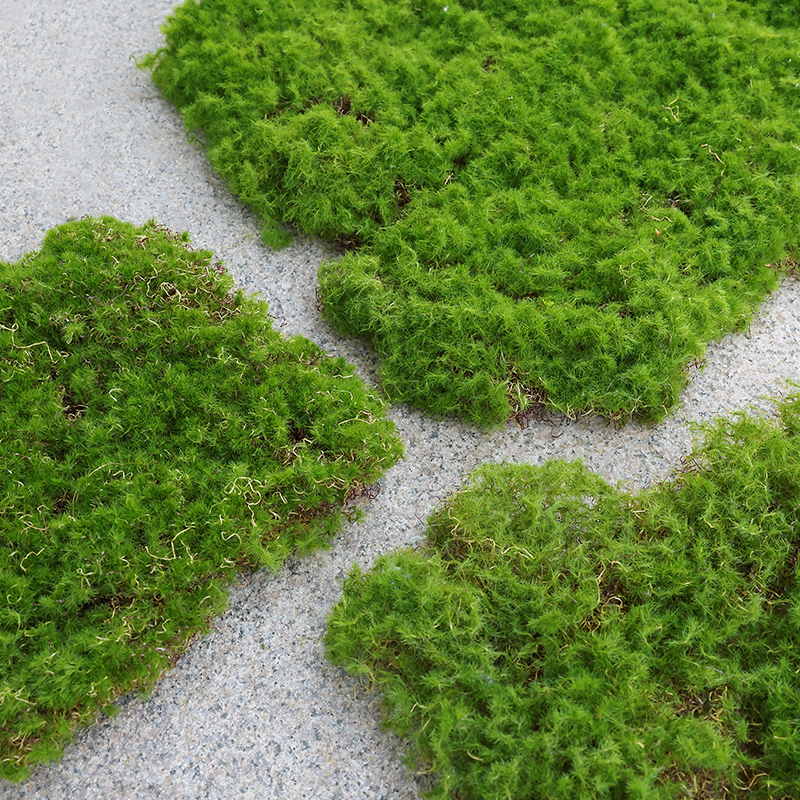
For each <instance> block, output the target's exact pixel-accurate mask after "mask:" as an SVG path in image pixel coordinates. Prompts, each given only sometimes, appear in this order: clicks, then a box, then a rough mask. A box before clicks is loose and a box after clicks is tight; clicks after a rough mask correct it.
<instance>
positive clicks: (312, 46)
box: [145, 0, 800, 425]
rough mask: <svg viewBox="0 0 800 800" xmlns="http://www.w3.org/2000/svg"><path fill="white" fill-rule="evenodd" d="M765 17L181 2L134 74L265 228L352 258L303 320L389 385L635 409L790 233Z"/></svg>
mask: <svg viewBox="0 0 800 800" xmlns="http://www.w3.org/2000/svg"><path fill="white" fill-rule="evenodd" d="M784 7H785V3H781V2H777V0H775V1H774V2H767V0H761V2H740V1H739V0H731V2H725V3H723V2H711V3H702V4H700V3H696V2H691V1H690V0H655V2H647V3H642V2H632V1H631V0H593V1H592V2H585V0H580V2H579V1H578V0H562V1H561V2H555V0H535V1H534V2H531V0H524V1H523V0H492V1H491V2H485V1H484V0H463V1H462V2H459V1H458V0H454V2H450V3H449V4H448V3H446V2H444V0H435V2H434V0H347V2H345V0H287V1H286V2H275V0H203V2H202V3H201V2H197V1H196V0H187V2H185V3H184V4H183V5H182V6H180V7H179V8H178V9H177V10H176V11H175V14H174V16H172V17H171V18H170V19H169V21H168V22H167V23H166V25H165V28H164V30H165V33H166V46H165V48H164V49H163V50H161V51H159V52H158V53H156V54H155V55H153V56H151V57H150V58H149V59H146V60H145V64H146V65H147V66H149V67H151V68H152V70H153V79H154V81H155V82H156V83H157V84H158V85H159V86H160V87H161V89H162V91H163V92H164V94H165V96H166V97H168V98H169V99H170V100H172V101H173V102H174V103H175V104H176V106H177V107H178V108H179V109H180V111H181V113H182V115H183V117H184V120H185V122H186V125H187V127H188V128H189V129H190V130H191V131H198V132H200V135H201V136H202V137H203V139H204V141H205V142H206V144H207V150H208V156H209V159H210V161H211V163H212V164H213V165H214V167H215V168H216V169H217V170H218V171H219V173H220V174H221V175H223V176H224V177H225V178H226V179H227V180H228V182H229V183H230V185H231V187H232V189H233V190H234V192H236V193H237V194H238V195H239V196H240V197H241V198H242V199H243V200H244V201H246V202H247V203H249V204H250V205H251V206H252V207H253V208H254V209H255V210H256V211H257V212H258V213H259V214H260V215H261V216H262V218H263V219H264V220H265V225H266V227H265V232H266V233H267V234H268V235H272V234H275V231H276V230H277V229H276V228H275V221H276V220H277V221H283V222H288V223H292V224H294V225H297V226H299V227H300V228H302V229H304V230H306V231H308V232H310V233H315V234H321V235H323V236H326V237H331V238H334V239H338V240H339V241H340V242H342V243H343V244H345V245H346V246H348V247H349V248H351V250H350V252H348V253H347V254H346V255H345V256H344V257H343V258H341V259H337V260H334V261H331V262H330V263H328V264H326V265H324V266H323V268H322V270H321V273H320V282H321V295H322V299H323V301H324V313H325V314H326V315H327V316H328V317H329V318H330V319H331V320H332V321H333V322H334V324H335V325H336V326H337V327H338V328H339V330H340V331H341V332H342V333H344V334H345V335H352V336H362V337H368V338H369V339H371V340H372V341H373V343H374V345H375V347H376V348H377V350H378V352H379V353H380V354H381V356H382V358H383V362H382V372H383V381H384V385H385V388H386V389H387V391H388V393H389V395H390V396H391V397H392V398H394V399H396V400H403V401H408V402H410V403H413V404H415V405H418V406H420V407H424V408H426V409H428V410H429V411H432V412H435V413H440V414H455V415H461V416H463V417H465V418H467V419H469V420H472V421H474V422H477V423H479V424H481V425H487V424H491V423H494V422H497V421H501V420H503V419H505V418H507V417H509V415H511V414H512V413H514V414H520V413H522V414H524V413H525V412H526V411H528V410H529V409H530V408H531V407H532V406H535V405H536V404H541V403H542V402H544V403H548V404H550V405H551V406H554V407H557V408H558V409H560V410H562V411H564V412H566V413H571V412H572V411H573V410H577V409H584V410H591V411H595V412H598V413H601V414H604V415H606V416H608V417H610V418H614V419H624V418H627V417H628V416H629V415H631V414H636V415H638V416H640V417H641V418H643V419H645V420H650V419H658V418H660V417H661V416H663V414H664V413H665V410H666V409H667V408H669V407H670V406H671V405H672V404H673V403H674V402H675V400H676V397H677V395H678V393H679V391H680V389H681V388H682V386H683V384H684V380H685V378H684V372H683V368H684V366H685V365H686V364H687V362H689V361H690V360H691V359H693V358H696V357H697V356H699V355H700V354H701V353H702V351H703V349H704V347H705V345H706V343H708V342H709V341H710V340H712V339H714V338H716V337H719V336H720V335H721V334H722V333H723V332H725V331H728V330H732V329H739V328H741V327H743V326H745V325H746V324H747V321H748V319H749V318H750V317H751V314H752V313H753V309H754V308H755V306H756V305H757V304H758V303H759V302H760V301H761V299H762V298H763V297H764V295H765V293H766V292H767V291H768V290H769V289H771V288H773V287H774V286H775V284H776V279H775V276H774V274H773V272H772V271H771V270H770V269H769V268H768V267H767V266H765V265H766V264H768V263H777V262H778V261H780V260H781V259H782V258H783V257H784V256H785V255H787V254H788V252H789V251H790V250H791V248H793V247H795V246H797V245H798V236H797V233H798V231H797V219H798V218H800V178H798V175H800V150H798V148H797V147H795V144H796V143H797V141H800V116H798V114H797V104H798V98H800V90H798V83H799V82H800V73H798V70H799V69H800V55H798V53H800V32H798V29H797V26H796V25H794V22H793V21H792V20H789V19H788V18H787V17H789V16H791V15H787V13H785V11H783V10H782V9H783V8H784ZM270 231H272V234H269V232H270ZM352 248H354V249H352Z"/></svg>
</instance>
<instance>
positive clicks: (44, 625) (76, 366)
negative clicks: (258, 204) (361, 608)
mask: <svg viewBox="0 0 800 800" xmlns="http://www.w3.org/2000/svg"><path fill="white" fill-rule="evenodd" d="M231 288H232V281H231V279H230V278H229V276H228V275H227V274H225V272H224V271H223V270H222V268H221V266H220V265H219V264H218V263H214V261H213V260H212V259H211V257H210V254H209V253H207V252H203V251H194V250H192V249H190V248H189V247H188V245H187V244H186V237H176V236H174V235H173V234H171V233H169V232H168V231H166V230H164V229H163V228H159V227H157V226H156V225H154V224H153V223H150V224H148V225H146V226H144V227H142V228H135V227H133V226H131V225H127V224H123V223H120V222H117V221H115V220H112V219H108V218H104V219H100V220H84V221H81V222H76V223H72V224H68V225H64V226H63V227H60V228H57V229H56V230H54V231H51V232H50V233H49V234H48V235H47V237H46V238H45V241H44V244H43V246H42V249H41V250H40V251H39V252H36V253H32V254H30V255H28V256H26V257H24V258H23V259H22V260H21V261H19V262H18V263H16V264H3V263H0V463H2V465H3V469H2V470H0V598H2V601H0V664H2V670H1V671H0V776H2V777H3V778H10V779H13V780H18V779H22V778H25V777H26V775H27V774H28V768H29V766H31V765H33V764H35V763H37V762H39V761H43V760H49V759H52V758H55V757H57V756H58V754H59V753H60V751H61V748H62V747H63V745H64V744H65V743H66V742H67V741H69V739H70V737H71V735H72V733H73V731H74V730H75V728H76V727H77V726H79V725H83V724H85V723H87V722H89V721H91V719H92V718H93V717H94V715H95V714H96V713H97V711H98V710H101V709H103V710H111V709H110V704H111V703H112V702H113V700H114V699H115V698H116V697H117V696H118V695H119V694H121V693H122V692H125V691H128V690H131V689H149V688H150V687H152V685H153V683H154V682H155V680H156V678H157V677H158V676H159V674H160V673H162V672H163V671H164V670H165V669H167V668H168V667H169V666H171V665H172V664H173V663H174V660H175V658H176V657H177V656H178V655H179V654H180V653H181V652H182V651H184V650H185V648H186V647H187V646H188V643H189V642H190V640H191V639H192V638H193V637H194V636H195V635H196V634H197V633H198V632H200V631H203V630H204V629H206V627H207V625H208V623H209V620H210V619H211V617H212V615H213V614H214V613H215V612H218V611H219V610H220V609H222V608H223V607H224V605H225V602H226V593H225V586H226V584H227V583H229V581H230V580H231V579H233V577H234V576H235V574H236V573H237V571H240V570H243V569H251V568H255V567H260V566H265V565H266V566H269V567H271V568H273V569H277V567H278V566H279V565H280V563H281V562H282V560H283V559H284V558H285V557H286V556H287V554H288V553H289V552H291V551H292V550H295V549H299V550H300V551H303V550H308V549H309V548H312V547H316V546H318V545H320V544H322V543H323V542H325V541H326V540H327V539H328V537H329V536H330V535H331V534H332V533H333V532H334V531H335V530H336V528H337V525H338V524H339V522H340V519H341V514H342V511H343V510H345V509H346V508H347V505H348V503H350V501H352V500H353V498H354V497H356V496H357V495H358V494H359V493H360V491H361V489H362V488H363V487H364V486H365V485H368V484H370V483H371V482H373V481H374V480H376V479H377V477H378V476H379V475H380V474H381V473H382V472H383V471H384V470H386V469H387V468H388V467H390V466H391V465H392V464H394V463H395V461H396V460H397V459H398V458H399V456H400V453H401V445H400V443H399V441H398V439H397V438H396V436H395V434H394V428H393V426H392V424H391V423H390V422H389V421H388V420H386V419H385V418H384V416H383V406H382V403H381V402H380V401H379V400H378V399H376V398H375V397H373V396H372V395H371V394H369V393H368V392H367V391H366V389H365V387H364V385H363V384H362V382H361V381H360V380H359V379H358V378H357V377H356V376H355V375H354V374H353V372H352V371H351V369H350V367H348V365H347V364H345V363H344V361H342V360H341V359H339V360H333V359H329V358H327V357H326V356H324V355H323V353H322V352H321V351H320V350H319V349H318V348H317V347H316V346H315V345H313V344H311V343H310V342H308V341H305V340H303V339H300V338H296V339H292V340H285V339H282V338H281V337H280V336H279V335H278V334H277V333H276V332H275V331H274V330H272V328H271V324H270V318H269V315H268V314H267V310H266V306H265V305H264V304H263V303H261V302H258V301H256V300H253V299H251V298H248V297H245V296H244V295H243V294H242V293H241V292H235V293H234V292H232V291H231Z"/></svg>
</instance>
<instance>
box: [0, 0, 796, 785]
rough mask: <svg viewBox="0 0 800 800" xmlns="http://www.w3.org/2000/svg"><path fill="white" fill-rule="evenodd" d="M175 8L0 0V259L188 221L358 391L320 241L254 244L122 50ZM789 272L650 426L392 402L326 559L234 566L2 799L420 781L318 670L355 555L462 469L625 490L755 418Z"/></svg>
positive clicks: (785, 304)
mask: <svg viewBox="0 0 800 800" xmlns="http://www.w3.org/2000/svg"><path fill="white" fill-rule="evenodd" d="M172 6H173V0H135V1H134V0H70V2H68V3H65V2H63V0H35V2H32V1H31V0H2V3H0V259H3V260H16V259H17V258H19V257H20V256H21V255H22V254H23V253H25V252H27V251H30V250H33V249H36V248H37V247H38V246H39V244H40V243H41V240H42V237H43V236H44V234H45V232H46V231H47V230H48V229H50V228H52V227H53V226H55V225H58V224H60V223H63V222H65V221H66V220H68V219H70V218H77V217H81V216H83V215H91V216H98V215H111V216H115V217H118V218H120V219H124V220H129V221H131V222H134V223H137V224H141V223H143V222H145V221H146V220H148V219H151V218H152V219H156V220H157V221H158V222H160V223H162V224H164V225H166V226H167V227H169V228H172V229H173V230H177V231H183V230H186V231H188V232H189V233H190V235H191V238H192V240H193V242H194V244H195V245H197V246H199V247H204V248H208V249H210V250H212V251H214V252H215V253H216V255H217V256H218V257H219V258H221V259H222V261H223V262H224V263H225V264H226V265H227V267H228V268H229V269H230V270H231V272H232V273H233V274H234V276H235V278H236V280H237V282H238V284H239V285H240V286H242V287H243V288H244V289H246V290H247V291H252V292H259V293H260V294H261V295H262V296H263V297H264V298H265V299H266V300H267V301H268V302H269V304H270V307H271V311H272V313H273V315H274V316H275V317H277V319H278V323H277V324H279V325H280V326H281V330H282V331H283V333H285V334H286V335H295V334H302V335H304V336H307V337H308V338H310V339H312V340H314V341H315V342H317V343H318V344H320V345H321V346H322V347H324V348H325V349H326V350H327V351H328V352H330V353H332V354H336V355H342V356H344V357H345V358H347V359H348V360H349V361H350V362H352V363H353V364H355V365H356V366H357V368H358V370H359V372H360V373H361V374H362V376H363V377H364V379H365V380H367V381H373V380H374V375H375V366H376V364H375V358H374V355H373V354H372V353H371V351H370V350H369V349H368V348H367V347H366V346H365V345H364V344H363V343H360V342H355V341H350V340H343V339H341V338H340V337H339V336H338V335H337V334H336V333H335V332H334V331H333V330H332V329H331V328H330V326H328V325H327V324H326V323H325V322H324V321H323V320H321V318H320V316H319V314H318V312H317V310H316V306H315V295H314V288H315V280H316V271H317V269H318V267H319V264H320V261H321V260H322V259H324V258H326V257H330V255H331V251H330V249H326V246H325V244H324V243H322V242H320V241H316V240H312V239H306V238H302V237H301V238H298V239H297V240H296V241H295V243H294V244H293V245H292V246H291V247H289V248H287V249H285V250H282V251H279V252H273V251H271V250H269V249H268V248H266V247H265V246H264V245H263V244H262V243H261V240H260V237H259V225H258V222H257V220H256V219H255V217H254V216H253V214H252V213H250V212H249V211H248V210H247V209H246V208H244V207H243V206H242V205H241V204H240V203H238V202H237V200H236V199H235V198H234V197H233V196H232V195H231V194H230V192H229V191H228V190H227V188H226V187H225V185H224V184H223V183H222V181H221V180H220V179H219V178H218V177H217V176H216V175H215V174H214V173H213V172H212V170H211V169H210V168H209V166H208V164H207V163H206V161H205V158H204V155H203V153H202V151H201V150H200V149H199V147H198V146H197V144H196V143H193V142H191V141H190V140H189V139H188V138H187V136H186V133H185V131H184V129H183V126H182V123H181V120H180V118H179V117H178V115H177V113H176V112H175V110H174V109H173V108H172V107H171V106H170V105H169V104H168V103H167V102H165V101H164V99H163V98H162V97H161V96H160V95H159V93H158V91H157V90H156V89H155V88H154V86H153V85H152V84H151V82H150V79H149V76H148V74H147V73H145V72H142V71H140V70H138V69H137V67H136V64H135V59H136V58H138V57H141V56H142V55H143V54H145V53H147V52H151V51H154V50H155V49H157V48H158V47H159V46H160V43H161V34H160V31H159V26H160V25H161V23H162V22H163V20H164V19H165V17H166V16H167V14H168V13H169V11H170V10H171V8H172ZM799 343H800V283H798V282H797V281H794V280H788V281H786V282H785V283H784V285H783V286H782V288H781V289H780V291H779V292H776V293H775V294H774V295H773V296H771V297H770V298H769V299H768V300H767V302H766V303H765V305H764V306H763V308H762V309H761V310H760V312H759V314H758V316H757V317H756V318H755V320H754V321H753V324H752V326H751V329H750V331H749V333H748V335H738V336H730V337H726V338H725V339H723V340H722V341H720V342H717V343H715V344H714V345H713V346H712V347H711V348H710V350H709V354H708V358H707V363H706V365H705V368H704V369H703V370H698V369H694V368H693V369H692V380H691V383H690V385H689V386H688V388H687V389H686V391H685V393H684V395H683V398H682V403H681V405H680V406H679V407H678V408H676V409H675V410H674V411H673V412H672V413H671V414H670V416H669V417H668V418H667V419H666V421H665V422H664V423H663V424H660V425H657V426H654V427H643V426H639V425H636V424H631V425H628V426H626V427H625V428H623V429H622V430H616V429H614V428H613V427H609V426H607V425H606V424H605V423H604V422H603V421H600V420H597V419H582V420H576V421H570V420H565V419H555V420H553V421H552V423H551V424H534V425H531V426H530V427H528V428H526V429H521V428H519V427H516V426H514V425H509V426H507V427H505V428H504V429H502V430H499V431H494V432H491V433H485V432H481V431H479V430H476V429H474V428H472V427H470V426H467V425H464V424H461V423H458V422H453V421H440V420H434V419H430V418H427V417H425V416H424V415H422V414H419V413H417V412H415V411H411V410H409V409H408V408H406V407H404V406H396V407H393V408H391V410H390V416H391V417H392V419H393V420H394V421H395V423H396V424H397V426H398V429H399V431H400V434H401V436H402V438H403V439H404V441H405V445H406V457H405V459H404V460H403V461H402V462H401V463H400V464H399V465H398V466H396V467H395V468H393V469H392V470H391V471H390V472H389V473H388V474H387V476H386V477H385V479H384V480H383V481H382V492H381V494H380V496H379V497H378V498H377V499H376V500H374V501H372V502H370V503H369V505H368V506H367V508H366V513H365V516H364V519H363V520H362V521H361V522H360V523H357V524H350V525H348V526H346V527H345V528H344V530H343V531H342V532H341V534H340V535H339V536H338V537H337V538H336V539H335V541H334V542H333V544H332V546H331V548H330V549H328V550H325V551H321V552H317V553H315V554H312V555H310V556H306V557H304V558H303V559H302V560H291V561H290V562H288V563H287V564H286V565H285V567H284V568H283V569H282V570H281V572H280V573H279V574H278V575H272V574H262V573H258V574H255V575H250V576H247V577H246V578H242V579H241V581H240V582H239V583H238V584H237V585H236V586H235V587H234V589H233V590H232V592H231V598H230V609H229V610H228V611H227V612H226V613H225V614H223V615H222V616H221V617H220V618H219V619H218V620H217V621H216V622H215V624H214V626H213V629H212V631H211V632H210V634H209V635H208V636H206V637H205V638H203V639H201V640H199V641H198V642H196V643H195V645H194V646H193V647H192V648H191V650H190V651H189V653H188V654H187V655H186V656H185V657H184V658H183V659H182V660H181V661H180V662H179V663H178V665H177V667H176V668H175V669H174V670H173V671H171V672H170V673H168V674H166V675H165V676H164V677H163V678H162V679H161V681H160V682H159V684H158V685H157V687H156V689H155V690H154V692H153V693H152V695H151V696H150V697H149V698H148V699H142V698H139V697H128V698H123V700H122V701H121V702H120V712H119V714H118V715H117V716H116V717H114V718H104V719H102V720H100V721H99V722H98V724H96V725H95V726H93V727H91V728H89V729H88V730H85V731H83V732H81V733H80V734H79V735H78V736H77V737H76V740H75V742H74V744H72V745H70V746H69V747H68V748H67V749H66V751H65V753H64V756H63V758H62V759H61V761H59V762H58V763H55V764H49V765H45V766H41V767H39V768H38V769H36V771H35V772H34V774H33V776H32V777H31V779H30V780H29V781H27V782H26V783H22V784H10V783H4V782H0V798H1V799H2V800H17V799H20V800H21V798H70V800H83V799H84V798H92V799H95V798H96V799H97V800H100V799H101V798H102V800H116V799H120V800H125V799H127V798H142V800H145V799H147V800H149V799H150V798H240V797H241V798H261V799H263V800H299V798H314V800H334V798H348V800H361V799H362V798H364V799H366V798H369V799H370V800H389V798H391V799H392V800H412V798H418V797H419V796H420V793H421V792H422V791H424V789H425V787H426V786H428V785H429V782H430V780H431V776H426V775H420V774H416V773H415V772H414V771H412V770H410V769H409V768H407V767H406V766H405V764H404V755H405V744H404V743H403V741H401V740H400V739H398V738H397V737H395V736H393V735H391V734H389V733H387V732H385V731H382V730H381V728H380V719H381V712H380V698H379V697H377V696H376V692H373V691H370V689H369V687H366V686H363V685H361V684H360V683H359V682H358V681H357V680H354V679H352V678H350V677H349V676H347V675H346V674H345V673H343V672H342V671H341V670H339V669H336V668H334V667H332V666H331V665H330V664H329V663H328V662H327V661H326V660H325V658H324V655H323V647H322V636H323V634H324V630H325V621H326V617H327V614H328V613H329V611H330V609H331V607H332V606H333V605H334V604H335V603H336V601H337V599H338V598H339V596H340V592H341V584H342V580H343V578H344V577H345V575H346V574H347V572H348V571H349V569H350V567H351V565H352V564H354V563H358V564H359V565H361V566H362V568H365V567H369V565H370V564H371V563H372V562H373V561H374V559H375V558H376V557H377V556H378V555H379V554H380V553H383V552H387V551H390V550H393V549H396V548H400V547H404V546H408V545H413V544H415V543H418V542H420V541H421V539H422V536H423V533H424V522H425V519H426V517H427V516H428V514H429V513H430V512H431V511H432V510H433V508H434V507H435V506H436V505H437V504H438V503H439V502H440V500H441V498H443V497H444V496H446V495H447V494H448V493H450V492H452V491H453V490H454V489H456V488H457V487H458V486H459V485H460V484H461V483H462V482H463V481H464V479H465V477H466V475H467V474H468V473H469V471H470V470H471V469H473V468H474V467H475V466H477V465H478V464H480V463H482V462H485V461H489V460H508V461H514V462H530V463H541V462H542V461H544V460H546V459H548V458H553V457H557V458H567V459H572V458H582V459H583V460H584V463H586V464H587V465H588V466H589V467H591V468H592V469H594V470H596V471H598V472H599V473H600V474H602V475H603V476H604V477H605V478H606V479H607V480H609V481H611V482H618V481H620V482H622V483H623V484H625V485H627V486H630V487H641V486H644V485H646V484H648V483H652V482H654V481H658V480H660V479H661V478H663V477H665V476H667V475H668V474H669V472H670V469H671V468H672V467H673V466H674V465H675V464H676V463H677V461H678V460H679V459H680V457H681V456H683V455H686V454H687V453H688V452H689V449H690V447H691V442H692V436H693V433H692V426H693V424H694V423H697V422H700V421H705V420H710V419H712V418H713V417H715V416H717V415H720V414H726V413H731V412H734V411H737V410H740V409H744V408H747V407H748V406H757V407H760V408H764V409H767V410H768V409H769V407H770V406H769V401H768V398H769V397H774V396H778V395H780V394H781V393H782V392H783V391H785V389H786V381H787V379H788V380H800V348H799V347H798V344H799Z"/></svg>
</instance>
